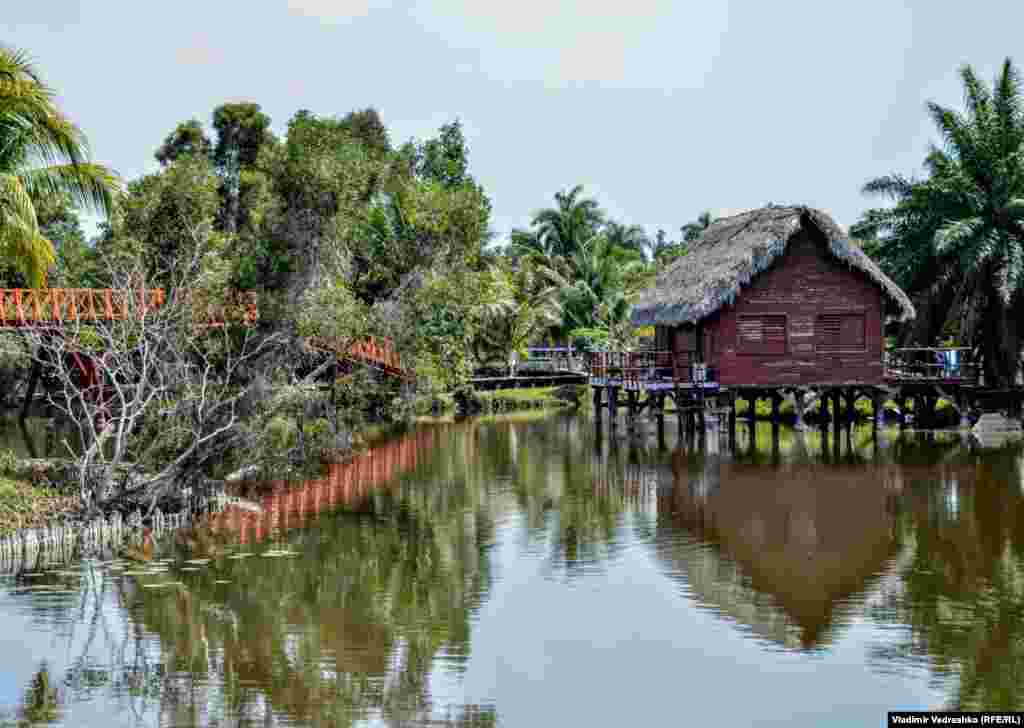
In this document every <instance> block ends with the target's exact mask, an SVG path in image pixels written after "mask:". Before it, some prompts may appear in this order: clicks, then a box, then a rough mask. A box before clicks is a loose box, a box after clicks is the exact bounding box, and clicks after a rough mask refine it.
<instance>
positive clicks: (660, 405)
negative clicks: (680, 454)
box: [652, 394, 665, 450]
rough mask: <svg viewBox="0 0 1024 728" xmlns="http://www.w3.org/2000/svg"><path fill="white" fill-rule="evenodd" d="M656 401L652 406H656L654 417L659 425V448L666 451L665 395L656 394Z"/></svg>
mask: <svg viewBox="0 0 1024 728" xmlns="http://www.w3.org/2000/svg"><path fill="white" fill-rule="evenodd" d="M653 396H654V397H655V399H654V400H653V402H652V404H653V405H654V408H655V409H654V417H655V420H656V421H657V423H658V448H659V449H661V450H664V449H665V395H664V394H656V395H653Z"/></svg>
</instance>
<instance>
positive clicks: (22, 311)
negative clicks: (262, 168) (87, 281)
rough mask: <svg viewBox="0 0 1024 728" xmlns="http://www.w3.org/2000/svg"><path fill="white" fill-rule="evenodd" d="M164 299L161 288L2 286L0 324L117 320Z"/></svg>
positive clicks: (157, 304)
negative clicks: (36, 287)
mask: <svg viewBox="0 0 1024 728" xmlns="http://www.w3.org/2000/svg"><path fill="white" fill-rule="evenodd" d="M133 298H135V300H133ZM164 301H165V296H164V292H163V290H162V289H159V288H145V289H138V290H118V289H110V288H38V289H35V288H0V325H3V326H26V325H32V324H57V323H66V322H78V321H117V320H123V319H125V318H127V317H128V316H129V314H130V312H131V311H132V310H133V309H134V310H138V309H143V310H146V309H149V308H157V307H159V306H162V305H163V304H164Z"/></svg>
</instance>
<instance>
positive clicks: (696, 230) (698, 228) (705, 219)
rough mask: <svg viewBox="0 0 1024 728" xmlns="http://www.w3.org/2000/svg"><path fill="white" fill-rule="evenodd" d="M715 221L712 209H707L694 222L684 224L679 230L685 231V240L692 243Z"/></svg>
mask: <svg viewBox="0 0 1024 728" xmlns="http://www.w3.org/2000/svg"><path fill="white" fill-rule="evenodd" d="M714 221H715V216H714V215H712V214H711V211H710V210H705V211H704V212H702V213H701V214H700V215H698V216H697V219H696V220H694V221H693V222H688V223H686V224H685V225H683V226H682V227H681V228H679V230H680V231H681V232H682V233H683V240H684V241H685V242H687V243H692V242H693V241H694V240H696V239H697V238H699V237H700V236H701V235H703V234H704V231H705V230H707V229H708V228H709V227H711V223H713V222H714Z"/></svg>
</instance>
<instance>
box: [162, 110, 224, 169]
mask: <svg viewBox="0 0 1024 728" xmlns="http://www.w3.org/2000/svg"><path fill="white" fill-rule="evenodd" d="M192 154H194V155H198V156H200V157H207V158H209V157H211V156H212V155H213V145H212V144H210V139H209V137H207V136H206V132H205V131H203V125H202V124H201V123H200V122H199V120H198V119H189V120H188V121H185V122H182V123H181V124H178V126H177V127H175V129H174V131H172V132H171V133H170V134H168V135H167V136H166V137H165V138H164V143H163V144H161V145H160V147H159V148H158V149H157V150H156V154H154V155H153V156H155V157H156V161H158V162H160V164H161V166H164V167H166V166H167V165H169V164H171V163H172V162H175V161H177V160H178V159H179V158H181V157H183V156H186V155H192Z"/></svg>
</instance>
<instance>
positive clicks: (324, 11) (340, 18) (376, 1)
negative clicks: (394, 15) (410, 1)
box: [287, 0, 392, 24]
mask: <svg viewBox="0 0 1024 728" xmlns="http://www.w3.org/2000/svg"><path fill="white" fill-rule="evenodd" d="M287 5H288V12H290V13H292V14H293V15H301V16H303V17H306V18H315V19H316V20H319V21H320V22H321V23H330V24H344V23H348V22H351V21H352V20H355V19H357V18H365V17H366V16H367V15H369V14H370V13H371V12H372V11H374V10H384V9H387V8H390V7H391V5H392V0H287Z"/></svg>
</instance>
